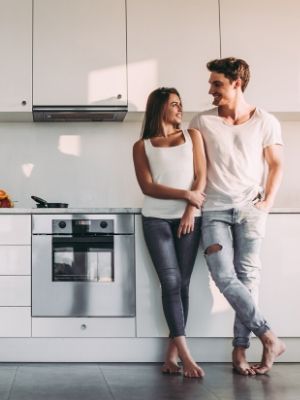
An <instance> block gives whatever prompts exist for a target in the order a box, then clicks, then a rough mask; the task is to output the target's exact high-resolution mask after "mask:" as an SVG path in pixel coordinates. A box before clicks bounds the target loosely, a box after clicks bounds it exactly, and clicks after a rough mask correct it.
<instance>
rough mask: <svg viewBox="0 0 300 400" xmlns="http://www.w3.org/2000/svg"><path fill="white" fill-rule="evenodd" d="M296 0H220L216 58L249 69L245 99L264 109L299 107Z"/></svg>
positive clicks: (299, 9)
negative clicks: (219, 53) (244, 64)
mask: <svg viewBox="0 0 300 400" xmlns="http://www.w3.org/2000/svg"><path fill="white" fill-rule="evenodd" d="M299 14H300V3H299V2H298V1H295V0H286V1H284V2H283V1H273V0H264V1H260V0H253V1H251V4H249V3H248V2H246V1H236V0H221V24H220V25H221V44H222V49H221V51H222V57H228V56H234V57H237V58H243V59H245V60H246V61H247V62H248V63H249V65H250V68H251V80H250V83H249V86H248V88H247V89H246V96H247V99H248V101H249V102H250V103H253V104H257V105H259V106H261V107H263V108H266V109H268V110H269V111H299V110H300V85H299V66H300V53H299V51H298V47H299V36H300V24H299Z"/></svg>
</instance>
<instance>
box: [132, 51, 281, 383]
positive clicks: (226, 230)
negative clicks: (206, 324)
mask: <svg viewBox="0 0 300 400" xmlns="http://www.w3.org/2000/svg"><path fill="white" fill-rule="evenodd" d="M207 68H208V70H209V71H210V78H209V85H210V90H209V94H211V95H212V96H213V105H214V106H216V107H215V108H213V109H212V110H209V111H207V112H203V113H200V114H198V115H196V116H195V117H194V118H193V120H192V121H191V123H190V128H189V129H187V130H185V129H184V130H182V129H181V128H180V124H181V120H182V104H181V100H180V95H179V93H178V92H177V90H176V89H174V88H160V89H157V90H155V91H153V92H152V93H151V94H150V95H149V97H148V101H147V106H146V113H145V119H144V126H143V130H142V137H141V139H140V140H139V141H137V142H136V143H135V144H134V148H133V158H134V165H135V171H136V176H137V180H138V183H139V185H140V187H141V190H142V191H143V193H144V194H145V200H144V206H143V209H142V220H143V230H144V236H145V241H146V244H147V247H148V249H149V252H150V255H151V258H152V261H153V264H154V267H155V269H156V272H157V274H158V277H159V280H160V283H161V288H162V303H163V310H164V314H165V317H166V321H167V324H168V327H169V330H170V340H169V345H168V349H167V353H166V359H165V363H164V365H163V368H162V371H163V372H165V373H178V372H180V367H179V365H178V358H180V360H181V361H182V364H183V374H184V376H187V377H203V376H204V371H203V369H202V368H200V366H199V365H198V364H197V363H196V362H195V361H194V360H193V358H192V356H191V354H190V352H189V349H188V346H187V342H186V338H185V325H186V321H187V315H188V302H189V282H190V277H191V274H192V270H193V266H194V262H195V258H196V254H197V250H198V246H199V240H200V233H201V236H202V242H203V247H204V255H205V258H206V262H207V265H208V267H209V270H210V273H211V276H212V278H213V279H214V281H215V283H216V285H217V287H218V288H219V290H220V291H221V293H223V295H224V296H225V297H226V299H227V300H228V302H229V303H230V305H231V306H232V307H233V309H234V311H235V322H234V339H233V352H232V363H233V367H234V369H235V370H236V371H237V372H238V373H240V374H242V375H256V374H265V373H267V372H268V371H269V370H270V369H271V367H272V365H273V362H274V360H275V359H276V357H278V356H279V355H280V354H282V353H283V352H284V350H285V345H284V343H283V342H282V341H281V340H280V339H278V338H277V337H276V335H275V334H274V333H273V332H272V331H271V329H270V327H269V325H268V323H267V321H266V320H265V318H264V316H263V315H262V313H261V312H260V310H259V308H258V306H257V289H258V281H259V269H260V260H259V251H260V246H261V241H262V238H263V236H264V230H265V223H266V219H267V214H268V211H269V210H270V208H271V207H272V205H273V202H274V197H275V194H276V192H277V190H278V187H279V184H280V181H281V176H282V155H281V151H282V146H281V145H282V139H281V129H280V125H279V123H278V121H277V120H276V119H275V118H274V117H273V116H272V115H270V114H268V113H267V112H266V111H263V110H262V109H259V108H256V107H254V106H252V105H250V104H248V103H247V102H246V100H245V98H244V90H245V88H246V86H247V84H248V81H249V77H250V71H249V66H248V64H247V63H246V62H245V61H244V60H241V59H236V58H232V57H231V58H225V59H217V60H213V61H211V62H209V63H208V64H207ZM265 163H266V164H267V166H268V168H267V174H266V179H264V178H265ZM204 190H205V194H204ZM201 210H202V215H201ZM200 231H201V232H200ZM251 332H253V333H254V334H255V335H256V336H257V337H258V338H259V339H260V341H261V343H262V346H263V352H262V360H261V362H260V364H257V365H250V364H249V363H248V362H247V359H246V349H247V348H248V347H249V345H250V335H251Z"/></svg>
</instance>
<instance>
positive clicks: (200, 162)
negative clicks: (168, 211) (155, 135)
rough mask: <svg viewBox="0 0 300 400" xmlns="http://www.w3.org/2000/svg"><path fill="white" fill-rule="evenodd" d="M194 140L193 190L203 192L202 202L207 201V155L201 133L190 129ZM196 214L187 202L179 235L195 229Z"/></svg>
mask: <svg viewBox="0 0 300 400" xmlns="http://www.w3.org/2000/svg"><path fill="white" fill-rule="evenodd" d="M188 132H189V134H190V136H191V139H192V142H193V159H194V182H193V184H192V188H191V189H192V190H196V191H199V192H200V193H201V194H202V197H201V198H202V203H201V206H202V204H203V202H204V201H205V195H204V193H203V192H204V188H205V185H206V155H205V148H204V143H203V139H202V135H201V133H200V132H199V131H198V130H196V129H189V130H188ZM194 214H195V207H194V206H193V205H191V204H190V203H189V204H187V206H186V209H185V212H184V214H183V216H182V218H181V221H180V226H179V228H178V232H177V235H178V237H180V236H181V235H182V234H186V233H189V232H192V231H193V230H194V220H195V218H194Z"/></svg>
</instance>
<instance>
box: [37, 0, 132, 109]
mask: <svg viewBox="0 0 300 400" xmlns="http://www.w3.org/2000/svg"><path fill="white" fill-rule="evenodd" d="M33 65H34V70H33V103H34V105H124V104H127V79H126V15H125V0H114V1H110V0H101V1H99V0H72V1H70V0H43V1H39V0H34V34H33Z"/></svg>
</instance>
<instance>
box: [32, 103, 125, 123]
mask: <svg viewBox="0 0 300 400" xmlns="http://www.w3.org/2000/svg"><path fill="white" fill-rule="evenodd" d="M127 109H128V108H127V106H33V108H32V111H33V121H35V122H89V121H98V122H100V121H103V122H114V121H123V120H124V118H125V115H126V113H127Z"/></svg>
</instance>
